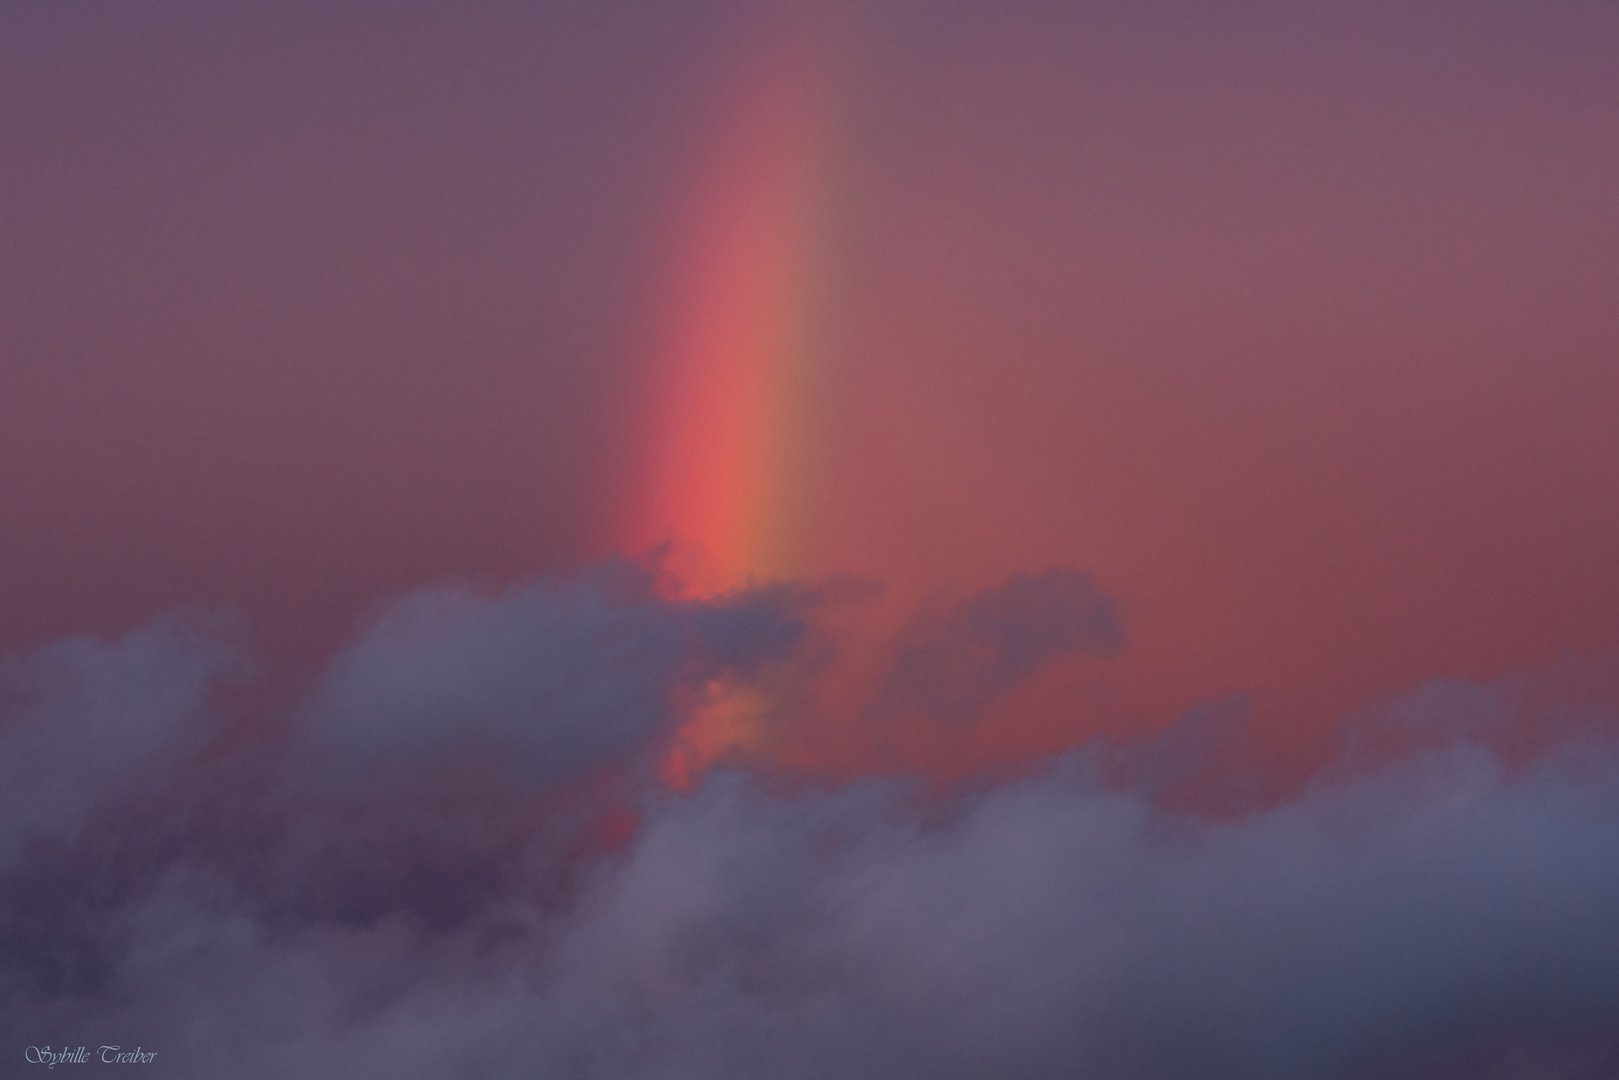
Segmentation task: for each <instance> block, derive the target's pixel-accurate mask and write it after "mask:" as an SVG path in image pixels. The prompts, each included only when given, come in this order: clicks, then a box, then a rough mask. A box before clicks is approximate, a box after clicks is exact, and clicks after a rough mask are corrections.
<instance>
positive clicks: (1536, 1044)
mask: <svg viewBox="0 0 1619 1080" xmlns="http://www.w3.org/2000/svg"><path fill="white" fill-rule="evenodd" d="M1048 587H1049V588H1050V590H1051V596H1054V597H1055V599H1050V597H1047V596H1046V593H1045V590H1046V589H1047V588H1048ZM1042 597H1045V598H1044V599H1042ZM824 599H825V598H824V597H823V596H820V595H818V594H816V593H815V592H814V591H813V590H803V589H796V588H776V589H771V590H754V591H749V592H743V593H739V594H736V595H733V596H730V597H726V598H721V599H717V600H712V601H707V602H680V601H671V600H668V599H664V598H660V597H659V596H658V595H657V592H656V590H655V589H654V588H652V587H651V585H650V584H649V582H648V580H647V578H646V577H644V576H642V575H641V574H640V572H639V571H637V570H636V569H635V568H634V567H629V566H626V565H614V566H609V567H604V568H600V569H599V570H598V571H596V572H595V573H592V574H588V575H584V576H581V577H578V578H574V579H570V580H564V581H551V582H542V583H538V584H532V585H528V586H525V587H521V588H516V589H513V590H510V591H507V592H504V593H500V594H494V595H482V594H478V593H475V592H471V591H467V590H456V589H435V590H431V591H427V592H423V593H419V594H416V595H415V596H412V597H409V598H406V599H405V600H404V601H402V602H401V603H400V604H398V605H396V606H395V607H393V608H391V609H389V610H388V611H386V612H384V613H382V614H381V615H380V616H379V617H378V618H377V619H376V620H375V621H374V622H373V623H372V624H371V625H370V627H369V628H368V629H367V630H366V631H365V632H364V633H363V634H362V635H361V636H360V637H359V638H357V639H356V641H355V642H354V643H353V644H352V645H351V646H350V647H349V648H348V649H346V650H345V651H344V652H343V653H342V654H341V655H340V656H339V657H338V658H336V659H335V660H334V661H333V663H332V665H331V667H330V668H329V670H328V672H327V673H326V675H325V677H324V678H323V679H322V680H321V681H320V682H319V683H318V685H317V686H315V687H314V688H313V689H312V691H311V692H310V693H309V695H308V696H307V697H306V698H305V699H304V700H303V702H302V703H301V704H299V705H297V706H296V707H294V708H292V709H290V710H284V711H282V712H276V711H275V710H268V711H265V710H260V711H247V712H243V711H239V710H238V711H232V710H231V709H229V708H225V707H223V706H221V705H219V704H218V702H219V700H220V694H219V692H218V690H217V687H218V686H219V685H221V684H223V683H228V682H229V681H230V680H231V679H233V678H239V677H240V675H241V672H242V671H243V670H245V669H244V668H242V667H241V664H242V663H243V662H242V661H241V660H240V655H239V653H238V652H237V651H234V650H235V647H234V646H231V645H229V644H228V641H229V637H228V635H225V636H223V637H222V636H221V635H220V634H217V633H214V632H199V631H197V630H196V629H195V627H196V625H197V624H195V623H184V624H182V623H176V622H172V621H170V622H162V623H159V624H158V625H156V626H154V627H152V628H149V629H148V630H145V631H140V632H137V633H136V634H133V635H130V636H129V637H128V638H126V639H124V640H123V641H122V642H119V643H115V644H112V645H103V644H97V643H94V642H88V641H75V642H69V643H64V644H63V645H60V646H56V647H53V648H52V649H48V650H45V651H44V652H41V653H37V654H33V655H32V656H30V657H24V658H20V659H19V660H17V661H13V662H12V664H11V666H10V667H8V668H7V669H6V670H7V672H8V675H7V677H8V679H9V680H10V681H9V682H8V686H9V687H11V688H12V689H11V690H10V691H9V692H8V694H9V696H8V698H7V708H6V712H5V714H4V716H3V719H0V740H4V742H3V745H4V746H5V747H6V748H7V749H8V750H15V749H16V748H26V752H28V753H31V754H38V755H40V759H39V760H40V762H41V763H42V765H43V766H48V769H47V770H45V771H42V772H41V773H40V775H41V776H59V777H65V776H69V775H70V774H71V770H70V769H68V768H67V767H66V766H65V765H63V762H68V761H73V760H76V759H75V757H74V755H73V754H71V753H70V752H69V750H68V749H67V748H66V746H64V747H54V744H52V741H51V740H52V736H51V734H50V733H51V732H53V731H60V732H61V733H63V734H62V737H63V738H64V739H74V738H77V739H80V740H81V742H82V740H83V739H84V738H86V736H85V735H84V733H86V732H91V733H105V732H109V731H112V732H123V733H124V734H123V736H121V738H122V741H121V742H117V743H116V745H115V746H114V747H112V748H110V749H109V750H108V751H107V753H106V754H105V755H104V756H102V757H94V758H92V759H90V761H89V767H90V770H91V771H90V773H88V774H86V775H93V776H94V777H95V782H94V783H93V784H91V783H84V784H80V785H79V786H77V787H72V786H69V788H68V790H71V791H73V792H77V793H78V794H75V795H73V797H72V798H71V799H68V800H67V801H65V802H60V803H49V802H48V801H47V803H46V804H44V805H46V807H47V808H46V809H45V810H42V811H39V812H37V813H36V812H33V811H30V812H29V813H30V814H31V815H32V816H26V817H24V818H22V819H19V822H18V823H17V824H14V825H12V826H11V827H12V829H13V835H15V836H17V837H20V839H19V840H18V841H17V844H16V847H17V854H16V856H15V858H14V859H13V860H12V862H10V863H9V864H7V865H6V867H5V869H4V872H3V874H0V971H3V972H5V975H4V976H3V977H0V995H3V998H4V1004H3V1007H0V1017H3V1018H4V1019H0V1040H3V1042H0V1046H3V1048H4V1050H3V1052H5V1053H13V1052H15V1053H17V1054H20V1053H21V1052H22V1048H24V1047H26V1046H28V1045H44V1044H47V1043H49V1044H52V1045H61V1044H64V1043H66V1044H69V1045H79V1044H80V1043H88V1042H90V1041H92V1040H94V1041H95V1042H96V1043H97V1044H99V1043H101V1042H108V1043H121V1044H126V1045H128V1046H130V1047H133V1046H135V1045H137V1044H139V1045H141V1046H143V1047H144V1048H145V1049H146V1050H149V1051H152V1050H155V1051H156V1052H157V1053H158V1055H159V1056H158V1058H157V1064H158V1065H160V1066H161V1067H162V1069H163V1071H162V1073H161V1075H164V1076H172V1077H180V1078H189V1077H205V1076H217V1075H226V1074H228V1075H233V1076H241V1077H249V1078H251V1077H265V1078H278V1077H289V1076H295V1075H296V1076H305V1075H312V1074H313V1075H342V1076H347V1077H356V1078H362V1080H364V1078H368V1077H378V1078H381V1077H389V1078H407V1080H408V1078H416V1077H420V1078H423V1080H425V1078H439V1077H444V1076H492V1077H501V1076H534V1075H539V1076H565V1077H580V1078H595V1077H600V1078H609V1077H611V1078H648V1080H651V1078H660V1080H680V1078H687V1077H691V1078H697V1077H704V1078H708V1077H772V1078H783V1080H793V1078H800V1077H802V1078H809V1077H815V1078H821V1077H826V1076H847V1077H882V1078H885V1080H887V1078H897V1080H906V1078H911V1077H915V1078H924V1077H925V1078H930V1080H932V1078H943V1080H951V1078H957V1077H960V1078H964V1080H965V1078H969V1077H970V1078H978V1077H986V1076H994V1077H1029V1078H1039V1077H1071V1076H1075V1075H1092V1074H1094V1075H1105V1076H1130V1077H1140V1078H1144V1080H1154V1078H1163V1080H1178V1078H1183V1077H1199V1078H1202V1077H1215V1078H1248V1077H1275V1076H1287V1077H1299V1078H1311V1077H1322V1078H1328V1077H1331V1078H1339V1077H1343V1078H1351V1077H1355V1078H1358V1077H1371V1076H1379V1077H1382V1076H1410V1077H1418V1076H1422V1077H1434V1076H1441V1077H1457V1078H1461V1077H1476V1078H1480V1080H1483V1078H1502V1080H1505V1078H1507V1077H1518V1076H1524V1077H1527V1076H1556V1077H1564V1078H1576V1077H1586V1076H1590V1077H1596V1076H1603V1075H1611V1073H1612V1072H1613V1070H1614V1067H1615V1066H1616V1065H1619V1042H1616V1041H1615V1039H1614V1037H1613V1035H1612V1034H1611V1033H1612V1032H1613V1031H1615V1030H1619V938H1615V936H1614V934H1613V932H1612V927H1613V925H1614V918H1615V915H1616V913H1619V737H1616V736H1619V714H1616V711H1615V702H1616V700H1619V699H1616V698H1614V697H1612V696H1609V695H1608V693H1607V690H1606V689H1604V688H1603V685H1602V684H1601V680H1597V681H1596V682H1595V683H1592V682H1591V681H1590V680H1586V681H1584V682H1580V683H1579V686H1574V683H1575V682H1579V680H1571V679H1570V678H1568V677H1566V676H1567V674H1568V672H1567V671H1564V672H1562V673H1557V672H1554V673H1552V674H1551V675H1547V676H1529V675H1526V676H1522V677H1519V678H1516V679H1511V680H1505V681H1503V682H1501V683H1498V684H1465V685H1464V684H1457V683H1449V684H1434V685H1432V686H1429V687H1425V688H1421V689H1419V690H1417V691H1416V692H1414V693H1413V694H1412V695H1410V696H1408V697H1406V698H1403V699H1400V700H1395V701H1389V702H1384V703H1381V704H1379V705H1377V706H1375V707H1373V708H1370V709H1369V710H1368V712H1367V713H1366V714H1365V715H1363V716H1360V717H1357V718H1355V719H1354V720H1353V721H1352V723H1351V725H1350V727H1349V729H1348V730H1347V731H1346V738H1345V745H1346V748H1347V749H1346V751H1345V753H1344V754H1343V755H1342V757H1341V758H1340V760H1339V761H1337V762H1336V763H1335V764H1334V765H1333V766H1332V767H1330V768H1328V769H1325V770H1323V771H1322V772H1321V773H1320V774H1319V775H1317V776H1316V777H1315V778H1314V780H1312V781H1311V782H1310V783H1308V784H1306V785H1304V786H1302V787H1300V788H1297V789H1295V790H1293V791H1291V793H1289V794H1287V795H1285V796H1282V797H1270V798H1267V799H1263V800H1250V801H1247V802H1237V803H1233V802H1231V801H1229V800H1228V801H1224V802H1221V803H1219V811H1220V812H1219V813H1214V814H1210V813H1205V812H1200V811H1197V810H1194V809H1191V808H1189V807H1190V806H1192V805H1193V804H1194V803H1195V800H1193V801H1192V802H1188V801H1187V800H1184V799H1181V800H1177V799H1166V798H1165V793H1166V792H1167V791H1171V790H1179V789H1182V788H1184V786H1185V785H1186V784H1187V783H1188V782H1192V781H1195V780H1196V778H1197V775H1198V770H1199V769H1200V768H1214V769H1217V770H1220V771H1225V770H1226V769H1227V768H1228V767H1229V764H1230V763H1229V744H1228V743H1222V742H1221V739H1222V738H1225V736H1223V735H1221V734H1220V732H1222V731H1225V730H1226V729H1227V728H1229V727H1230V726H1231V725H1234V724H1236V723H1237V720H1236V719H1235V718H1236V716H1237V715H1238V713H1236V712H1234V711H1233V710H1232V709H1231V708H1215V709H1213V710H1212V711H1209V712H1205V713H1204V714H1202V715H1201V716H1200V717H1197V718H1193V719H1191V720H1189V721H1188V727H1187V729H1186V730H1183V731H1177V732H1171V733H1169V734H1167V735H1165V736H1163V737H1161V738H1160V739H1158V740H1154V741H1150V742H1148V743H1144V744H1141V745H1135V746H1124V747H1109V746H1104V745H1100V744H1097V745H1092V746H1090V747H1087V748H1085V749H1083V750H1081V751H1077V752H1074V753H1070V754H1067V755H1064V756H1062V757H1060V758H1057V759H1054V760H1051V761H1048V762H1045V763H1043V764H1041V765H1040V766H1039V767H1038V768H1036V769H1033V770H1031V771H1030V772H1029V773H1028V774H1027V775H1025V776H1023V777H1022V778H1021V779H1017V780H1013V781H1005V782H999V783H996V784H993V785H978V786H972V787H969V788H965V789H961V790H957V791H953V792H946V793H940V792H939V791H937V790H936V789H934V788H932V787H929V786H927V785H924V784H921V783H919V782H916V781H913V780H907V779H905V778H890V779H884V780H876V779H868V780H864V781H858V782H853V783H841V784H821V785H815V784H805V783H802V782H800V783H797V784H795V785H791V786H789V785H785V784H784V783H783V782H782V781H781V780H780V779H779V778H776V777H773V776H771V775H770V774H769V773H768V772H765V771H753V772H748V771H722V772H716V773H714V774H711V775H710V776H709V777H708V778H707V780H706V782H704V783H702V784H701V785H699V786H697V787H695V788H694V789H693V790H691V791H689V792H685V793H681V792H674V791H670V790H668V789H666V788H663V787H662V786H661V785H659V784H658V783H657V782H656V780H655V774H654V771H653V770H650V769H647V768H644V767H643V765H644V763H645V761H646V759H647V758H648V757H649V755H655V754H656V753H658V752H659V751H660V748H663V747H666V746H667V740H668V738H669V736H670V734H671V732H672V731H673V730H674V729H675V728H676V727H677V726H678V725H679V723H680V722H681V721H682V719H683V714H682V708H683V706H682V704H681V703H682V701H683V700H684V695H686V694H688V693H693V692H695V691H696V690H697V689H699V688H700V687H701V686H702V685H703V684H704V683H705V682H706V681H708V680H711V679H713V678H715V677H717V676H718V675H721V674H723V676H724V677H725V678H728V679H734V680H737V681H741V682H747V681H749V680H753V681H756V682H763V683H768V681H769V677H770V673H771V670H772V666H773V665H790V664H793V663H795V662H797V658H796V657H795V652H796V650H800V649H804V648H808V647H811V645H808V644H806V643H807V642H810V641H811V639H812V638H813V634H810V633H808V632H807V631H806V627H807V626H809V625H810V624H812V623H813V622H814V620H815V618H816V617H817V616H816V605H817V604H818V603H820V602H822V600H824ZM1041 605H1046V606H1041ZM929 613H931V614H929ZM1103 613H1106V615H1105V617H1104V615H1103ZM929 618H932V619H933V620H934V621H933V622H931V623H930V622H928V621H927V620H928V619H929ZM182 625H184V626H189V627H191V628H192V629H187V630H184V631H182V630H180V629H177V628H178V627H180V626H182ZM1118 638H1119V633H1118V627H1117V624H1116V621H1115V620H1114V619H1113V616H1112V615H1111V608H1109V607H1108V606H1107V604H1106V602H1105V598H1103V597H1101V594H1099V593H1094V586H1093V585H1092V584H1091V583H1090V582H1089V580H1088V579H1086V578H1084V577H1083V576H1082V575H1066V574H1059V575H1055V576H1053V575H1046V576H1045V577H1023V578H1017V579H1014V580H1013V581H1012V582H1011V583H1010V584H1009V585H1008V586H1007V587H1006V588H1004V589H999V590H990V591H988V592H986V593H983V594H980V595H979V596H977V597H972V598H968V600H967V601H965V602H963V603H961V604H956V605H935V606H933V607H931V608H928V609H925V610H924V612H923V613H921V614H919V615H918V616H917V618H916V619H913V620H912V621H911V622H910V623H909V624H907V626H906V627H905V628H904V630H903V631H902V632H901V634H900V636H899V639H898V645H897V647H896V650H895V655H896V656H903V655H908V654H907V652H906V650H907V648H911V647H912V646H915V648H918V649H922V651H924V652H926V651H927V650H928V649H932V650H934V653H935V654H936V655H940V656H944V657H946V658H947V659H948V663H946V665H945V666H946V669H947V671H948V672H949V673H950V674H949V675H948V678H949V679H955V680H956V685H959V686H962V687H965V688H967V692H969V693H972V692H979V693H988V692H990V691H989V690H987V689H984V688H992V687H999V686H1003V685H1004V684H1005V681H1006V680H1007V679H1010V678H1014V677H1018V676H1016V675H1015V673H1019V672H1028V671H1030V670H1033V669H1034V668H1035V667H1037V666H1038V665H1039V663H1041V662H1044V658H1047V657H1049V656H1051V655H1054V654H1055V653H1056V652H1057V651H1060V650H1063V649H1079V648H1109V647H1114V645H1116V643H1117V641H1118ZM917 643H923V644H921V645H919V644H917ZM924 646H925V647H924ZM912 654H914V649H913V653H912ZM963 655H964V656H965V657H966V658H967V659H965V660H960V661H959V662H958V659H951V658H959V657H961V656H963ZM894 685H895V683H894V682H893V681H892V680H890V681H889V682H886V683H884V684H882V687H881V688H880V690H879V691H878V692H879V693H880V694H893V693H896V692H897V691H895V690H894V689H893V687H894ZM211 687H212V688H215V689H210V688H211ZM1593 687H1594V688H1593ZM974 688H977V689H976V690H975V689H974ZM42 718H49V719H48V721H47V720H46V719H42ZM115 718H122V719H115ZM137 721H138V722H137ZM277 725H279V729H278V730H279V734H277V735H275V737H265V738H260V739H257V740H255V739H254V738H249V737H248V735H247V734H244V732H247V730H248V729H252V730H254V731H263V730H271V729H277ZM1391 725H1392V726H1393V727H1394V728H1396V729H1398V730H1401V731H1404V730H1408V729H1410V730H1417V731H1420V732H1422V733H1423V735H1422V737H1421V738H1417V739H1407V740H1405V741H1403V742H1402V741H1400V740H1398V739H1397V740H1394V741H1393V742H1391V741H1390V740H1389V738H1388V737H1386V731H1387V729H1388V728H1389V727H1390V726H1391ZM1517 727H1524V728H1532V729H1534V730H1537V731H1540V732H1542V733H1543V734H1542V737H1540V738H1538V739H1537V740H1535V741H1533V742H1532V743H1530V744H1527V748H1525V746H1524V745H1522V744H1520V743H1516V742H1513V741H1512V740H1502V739H1501V738H1498V737H1497V735H1498V734H1499V733H1500V732H1502V731H1510V730H1513V729H1514V728H1517ZM1211 732H1213V733H1214V734H1213V735H1211V734H1210V733H1211ZM75 733H78V734H75ZM1402 738H1403V737H1402ZM233 740H234V741H233ZM92 741H94V740H92ZM232 745H242V746H248V747H250V748H252V752H251V753H246V752H240V753H228V752H218V750H217V748H218V747H220V746H232ZM1368 745H1374V746H1376V747H1377V748H1378V749H1377V752H1375V753H1368V752H1367V751H1366V749H1365V748H1366V747H1367V746H1368ZM210 748H214V749H210ZM1211 762H1212V764H1211ZM50 770H54V771H50ZM176 788H178V789H180V790H183V791H184V792H185V793H186V794H185V795H184V796H183V797H180V798H177V797H175V796H173V795H163V794H162V792H163V791H165V790H168V791H172V790H175V789H176ZM36 790H38V791H43V790H44V789H36ZM97 793H99V794H97ZM18 805H19V806H21V805H23V804H22V803H18ZM158 810H161V811H162V812H161V813H159V812H157V811H158ZM92 824H94V825H95V827H94V828H92V827H91V826H92ZM109 867H110V869H109Z"/></svg>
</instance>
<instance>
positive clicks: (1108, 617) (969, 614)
mask: <svg viewBox="0 0 1619 1080" xmlns="http://www.w3.org/2000/svg"><path fill="white" fill-rule="evenodd" d="M1122 642H1123V630H1122V627H1121V626H1120V623H1119V617H1118V614H1117V613H1116V612H1115V611H1114V608H1113V602H1112V600H1110V599H1109V598H1108V597H1107V596H1106V595H1105V594H1104V593H1103V592H1102V591H1101V590H1100V589H1098V588H1097V587H1096V583H1095V582H1094V581H1092V580H1091V576H1090V575H1089V574H1083V573H1080V572H1078V571H1075V570H1063V569H1052V570H1047V571H1045V572H1044V573H1041V574H1027V573H1024V574H1015V575H1013V577H1012V578H1011V579H1010V580H1009V581H1008V582H1007V583H1006V584H1005V585H1003V586H1001V587H999V588H991V589H984V590H982V591H980V592H977V593H974V594H972V595H971V596H969V597H967V598H966V599H963V600H952V599H951V598H949V597H946V596H936V597H933V598H932V599H930V600H928V601H927V602H925V603H923V604H922V605H921V606H920V607H919V608H918V610H917V611H916V613H915V614H914V615H913V616H912V617H911V619H910V620H909V621H908V622H907V623H906V625H905V626H904V627H903V628H902V629H901V630H900V632H899V635H898V636H897V638H896V639H895V641H894V657H893V664H892V667H891V668H890V670H889V672H888V674H887V676H886V678H885V679H884V682H883V686H882V689H881V691H880V692H879V695H878V697H877V700H876V702H875V709H876V711H877V712H879V713H889V714H891V713H900V712H912V711H915V712H920V713H923V714H925V715H927V716H929V717H930V718H932V719H934V720H937V721H940V722H944V723H962V722H965V721H968V720H971V719H972V718H974V717H976V716H977V715H978V714H979V713H981V712H982V711H983V710H984V708H985V707H986V706H988V705H989V704H991V703H992V702H994V701H995V700H996V699H997V698H999V697H1000V696H1001V695H1003V694H1005V693H1006V692H1007V691H1008V690H1011V689H1012V688H1013V687H1015V686H1017V685H1018V684H1019V683H1021V682H1023V681H1024V680H1026V679H1028V678H1030V677H1031V676H1033V675H1035V674H1036V673H1038V672H1039V671H1040V670H1041V669H1043V668H1044V667H1045V666H1046V665H1048V664H1050V663H1051V662H1052V661H1054V660H1056V659H1057V658H1058V657H1060V656H1062V655H1063V654H1065V653H1071V652H1087V653H1094V654H1107V653H1111V652H1114V651H1116V650H1117V649H1118V648H1119V646H1120V645H1121V644H1122Z"/></svg>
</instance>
